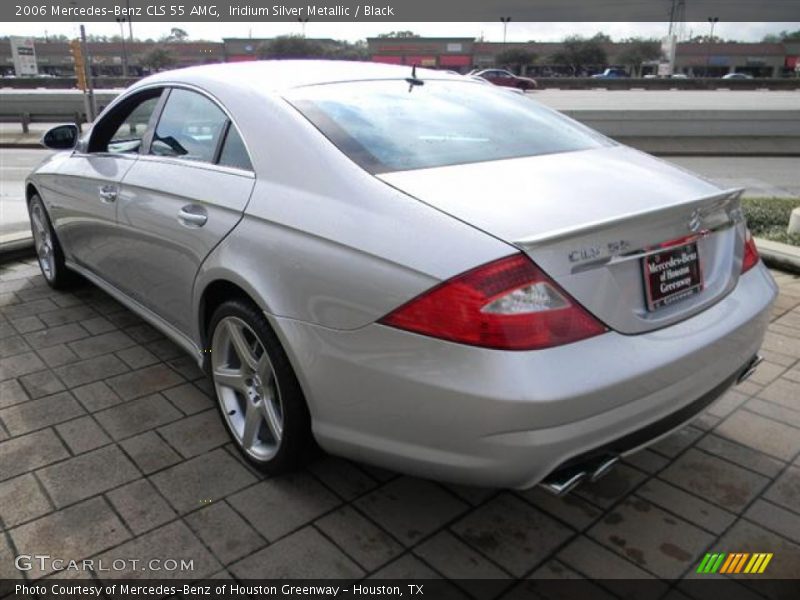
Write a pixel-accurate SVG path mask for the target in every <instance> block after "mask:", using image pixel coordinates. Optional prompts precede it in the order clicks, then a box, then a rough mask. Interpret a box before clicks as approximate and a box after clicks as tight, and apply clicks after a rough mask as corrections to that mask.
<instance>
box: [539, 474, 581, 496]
mask: <svg viewBox="0 0 800 600" xmlns="http://www.w3.org/2000/svg"><path fill="white" fill-rule="evenodd" d="M584 479H586V471H581V472H579V473H574V474H570V475H565V476H564V477H563V478H559V477H555V478H553V479H545V480H544V481H543V482H541V483H540V484H539V485H540V486H541V487H542V488H544V489H545V490H547V491H548V492H550V493H551V494H553V495H554V496H563V495H564V494H566V493H568V492H569V491H570V490H572V489H573V488H575V487H576V486H577V485H579V484H580V483H581V482H582V481H583V480H584Z"/></svg>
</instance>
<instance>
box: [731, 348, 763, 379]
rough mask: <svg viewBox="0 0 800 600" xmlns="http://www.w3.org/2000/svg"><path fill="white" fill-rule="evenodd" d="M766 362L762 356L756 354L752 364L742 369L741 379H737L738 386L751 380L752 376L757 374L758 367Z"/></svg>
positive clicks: (751, 360) (751, 361)
mask: <svg viewBox="0 0 800 600" xmlns="http://www.w3.org/2000/svg"><path fill="white" fill-rule="evenodd" d="M762 362H764V357H763V356H761V355H760V354H756V355H755V356H754V357H753V358H751V359H750V362H749V363H747V365H746V366H745V367H744V369H742V372H741V373H739V377H737V378H736V385H739V384H740V383H742V382H743V381H745V380H747V379H749V378H750V376H751V375H752V374H753V373H755V372H756V369H757V368H758V365H760V364H761V363H762Z"/></svg>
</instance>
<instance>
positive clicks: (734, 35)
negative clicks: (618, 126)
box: [0, 21, 800, 42]
mask: <svg viewBox="0 0 800 600" xmlns="http://www.w3.org/2000/svg"><path fill="white" fill-rule="evenodd" d="M172 27H180V28H181V29H184V30H186V31H187V32H188V33H189V36H190V38H192V39H207V40H217V41H219V40H221V39H222V38H223V37H250V36H252V37H275V36H278V35H286V34H299V33H300V31H301V26H300V24H299V23H274V22H272V23H232V22H229V23H222V24H220V23H136V22H134V23H133V35H134V37H137V38H141V39H147V38H153V39H158V38H160V37H161V36H163V35H165V34H167V33H169V30H170V28H172ZM127 29H128V28H127V25H126V26H125V33H126V35H127ZM668 29H669V24H668V23H515V22H513V21H512V22H511V23H509V25H508V41H509V42H516V41H520V42H524V41H528V40H536V41H542V42H548V41H559V40H561V39H563V38H564V37H565V36H567V35H571V34H580V35H587V36H588V35H593V34H594V33H596V32H598V31H602V32H604V33H606V34H608V35H610V36H611V37H612V38H613V39H621V38H626V37H633V36H641V37H655V38H660V37H662V36H664V35H666V33H667V31H668ZM797 29H800V22H798V23H722V22H721V23H717V25H716V27H715V30H714V34H715V35H718V36H720V37H722V38H725V39H737V40H740V41H746V42H757V41H760V40H761V39H762V38H763V37H764V35H766V34H768V33H778V32H780V31H782V30H788V31H794V30H797ZM86 30H87V33H93V34H96V35H115V34H119V25H118V24H117V23H88V24H87V25H86ZM392 30H395V31H404V30H410V31H414V32H415V33H418V34H419V35H422V36H430V37H437V36H438V37H451V36H452V37H476V38H479V37H481V36H483V37H484V39H485V40H486V41H490V42H499V41H502V40H503V26H502V24H501V23H499V22H497V23H388V22H386V23H324V22H319V23H314V22H313V21H311V22H309V23H308V24H307V25H306V35H307V36H308V37H320V38H334V39H339V40H350V41H355V40H359V39H364V38H367V37H372V36H376V35H378V34H379V33H385V32H389V31H392ZM708 30H709V24H708V23H684V34H685V37H689V36H690V35H707V34H708ZM44 31H47V33H48V34H52V35H57V34H64V35H67V36H69V37H77V25H76V24H74V23H41V22H40V23H14V24H13V29H12V27H11V24H10V23H2V24H0V34H2V35H22V36H26V35H36V36H40V35H42V34H43V32H44Z"/></svg>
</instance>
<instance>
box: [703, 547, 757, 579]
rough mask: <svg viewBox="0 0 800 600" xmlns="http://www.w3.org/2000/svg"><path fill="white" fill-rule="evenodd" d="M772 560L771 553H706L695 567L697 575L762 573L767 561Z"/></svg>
mask: <svg viewBox="0 0 800 600" xmlns="http://www.w3.org/2000/svg"><path fill="white" fill-rule="evenodd" d="M771 560H772V552H755V553H753V554H750V553H748V552H713V553H711V552H710V553H707V554H706V555H705V556H704V557H703V560H702V561H701V562H700V565H699V566H698V567H697V572H698V573H709V574H712V573H724V574H727V575H730V574H735V573H750V574H760V573H763V572H764V571H765V570H766V568H767V565H768V564H769V561H771Z"/></svg>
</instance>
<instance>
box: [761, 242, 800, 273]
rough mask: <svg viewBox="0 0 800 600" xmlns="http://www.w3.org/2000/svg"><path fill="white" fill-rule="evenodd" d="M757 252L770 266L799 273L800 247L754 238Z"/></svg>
mask: <svg viewBox="0 0 800 600" xmlns="http://www.w3.org/2000/svg"><path fill="white" fill-rule="evenodd" d="M756 247H757V248H758V253H759V254H760V255H761V258H762V259H763V260H764V262H765V263H766V264H767V265H769V266H770V267H775V268H776V269H780V270H782V271H788V272H790V273H796V274H798V275H800V247H799V246H790V245H789V244H781V243H780V242H773V241H771V240H765V239H763V238H756Z"/></svg>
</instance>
